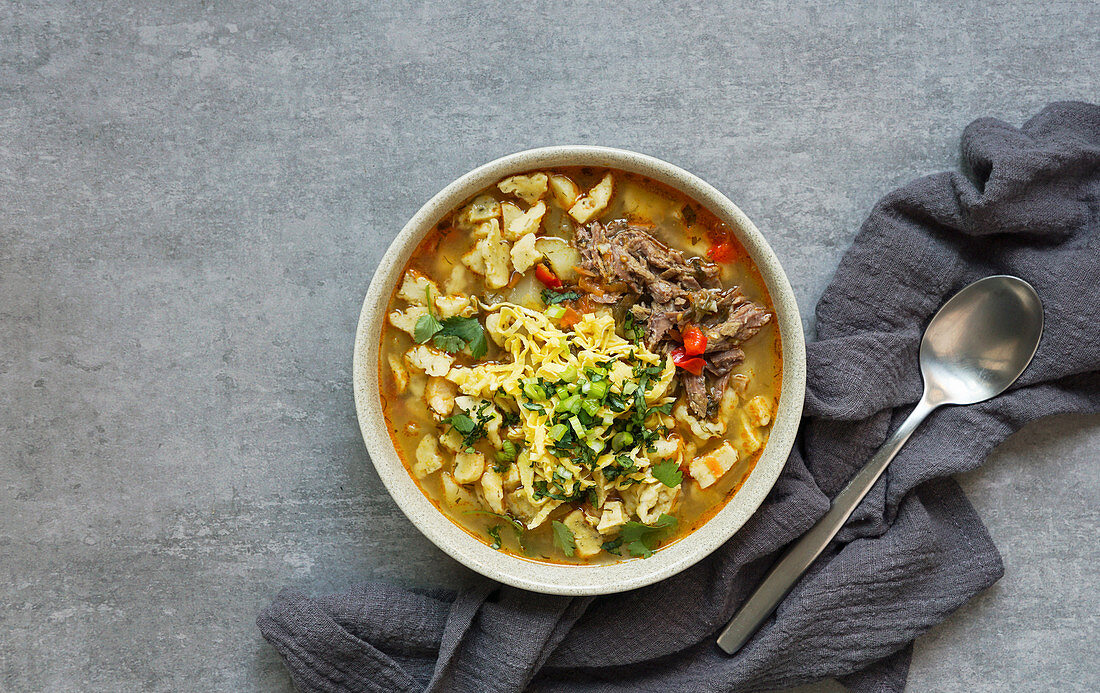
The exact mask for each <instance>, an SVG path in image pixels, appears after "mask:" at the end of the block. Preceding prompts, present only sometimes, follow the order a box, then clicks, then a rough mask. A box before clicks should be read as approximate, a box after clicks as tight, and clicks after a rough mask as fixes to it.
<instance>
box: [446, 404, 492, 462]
mask: <svg viewBox="0 0 1100 693" xmlns="http://www.w3.org/2000/svg"><path fill="white" fill-rule="evenodd" d="M492 406H493V404H492V403H491V402H485V403H483V404H482V405H481V406H480V407H478V409H477V411H469V412H459V413H458V414H453V415H451V416H448V417H447V418H445V419H443V423H445V424H448V425H449V426H450V427H451V428H453V429H454V430H456V431H458V432H459V433H461V434H462V444H463V445H464V446H466V448H469V447H470V446H471V445H473V444H474V443H476V442H477V441H479V440H481V439H482V438H484V437H485V436H486V435H487V434H488V430H487V429H486V427H485V425H486V424H487V423H489V422H490V421H492V420H493V414H495V413H496V410H495V409H494V410H493V411H492V412H490V413H488V414H486V413H485V410H487V409H489V408H491V407H492ZM470 414H473V417H471V416H470ZM475 417H476V418H475ZM467 451H469V450H467Z"/></svg>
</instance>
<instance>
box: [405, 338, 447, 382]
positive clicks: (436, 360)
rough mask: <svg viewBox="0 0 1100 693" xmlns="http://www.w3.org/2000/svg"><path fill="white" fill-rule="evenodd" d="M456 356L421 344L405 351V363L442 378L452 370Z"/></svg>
mask: <svg viewBox="0 0 1100 693" xmlns="http://www.w3.org/2000/svg"><path fill="white" fill-rule="evenodd" d="M454 362H455V357H453V356H451V355H450V354H447V353H445V352H442V351H440V350H439V349H436V348H434V347H430V346H428V345H427V344H421V345H419V346H415V347H413V348H412V349H409V350H408V351H406V352H405V363H407V364H409V365H410V366H412V367H413V368H416V369H417V370H421V371H424V372H425V373H426V374H428V375H429V376H435V377H437V378H442V377H443V376H445V375H447V371H449V370H451V364H452V363H454Z"/></svg>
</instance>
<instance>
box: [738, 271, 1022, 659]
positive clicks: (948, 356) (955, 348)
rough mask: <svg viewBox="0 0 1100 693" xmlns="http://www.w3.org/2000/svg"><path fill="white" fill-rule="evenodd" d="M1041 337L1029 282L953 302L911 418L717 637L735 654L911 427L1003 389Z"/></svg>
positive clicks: (1012, 282) (924, 347)
mask: <svg viewBox="0 0 1100 693" xmlns="http://www.w3.org/2000/svg"><path fill="white" fill-rule="evenodd" d="M1042 335H1043V304H1042V302H1041V301H1040V300H1039V296H1038V294H1036V293H1035V289H1033V288H1031V285H1030V284H1028V283H1027V282H1025V281H1024V280H1023V279H1019V278H1017V277H1011V276H1008V275H995V276H992V277H986V278H985V279H981V280H979V281H976V282H974V283H973V284H971V285H969V286H967V287H966V288H965V289H963V290H962V291H960V292H959V293H957V294H955V295H954V296H952V297H951V299H950V300H949V301H948V302H947V303H945V304H943V306H942V307H941V308H940V309H939V310H938V311H937V312H936V314H935V315H934V316H933V317H932V321H931V322H930V323H928V327H927V329H925V331H924V337H923V338H922V339H921V345H920V370H921V377H923V378H924V394H923V395H922V396H921V398H920V401H918V402H917V404H916V406H915V407H913V411H911V412H909V416H908V417H906V419H905V421H903V422H902V423H901V425H900V426H898V428H897V430H895V431H894V432H893V434H891V436H890V437H889V438H888V439H887V440H886V442H885V443H883V445H882V447H881V448H879V451H878V452H876V453H875V454H874V456H873V457H872V458H871V459H870V461H869V462H867V464H866V465H864V466H863V468H862V469H860V470H859V471H858V472H857V473H856V475H855V476H854V477H853V478H852V480H851V481H850V482H848V485H847V486H845V487H844V489H843V490H842V491H841V492H840V493H838V494H837V496H836V498H834V499H833V503H832V506H831V507H830V508H829V511H828V512H827V513H825V516H824V517H822V518H821V519H820V520H818V522H817V524H815V525H814V526H813V527H812V528H811V529H810V531H809V532H806V534H804V535H803V536H802V538H801V539H799V540H798V541H797V542H795V543H794V545H792V546H791V547H790V548H789V549H788V550H787V552H786V553H785V554H783V557H782V558H780V559H779V561H778V562H777V563H776V564H775V565H774V566H772V568H771V570H770V571H768V574H767V575H766V576H765V577H764V581H763V582H762V583H760V585H759V586H758V587H757V588H756V591H755V592H753V594H752V596H750V597H749V599H748V601H746V602H745V603H744V604H743V605H742V606H741V609H740V611H738V612H737V615H735V616H734V617H733V620H732V621H730V623H729V625H728V626H726V628H725V630H723V631H722V634H721V635H719V636H718V646H719V647H720V648H722V649H723V650H724V651H725V652H726V653H727V654H734V653H736V652H737V651H738V650H739V649H741V646H742V645H744V644H745V643H746V642H747V641H748V639H749V638H750V637H752V634H753V633H754V632H756V629H757V628H758V627H759V626H760V624H761V623H762V622H763V621H764V619H766V618H767V617H768V616H770V615H771V613H772V611H774V610H775V608H776V607H777V606H778V605H779V602H781V601H782V600H783V598H784V597H786V596H787V593H788V592H790V591H791V588H793V587H794V585H795V583H797V582H798V580H799V579H800V578H801V577H802V575H803V573H805V572H806V569H807V568H809V567H810V565H811V564H812V563H813V562H814V561H815V560H817V557H818V556H820V555H821V552H822V551H824V550H825V547H826V546H828V545H829V542H830V541H832V540H833V537H835V536H836V535H837V532H839V531H840V528H841V527H843V526H844V523H845V522H847V521H848V518H849V517H851V515H852V512H853V511H854V510H855V509H856V506H857V505H859V502H860V501H861V500H863V498H864V496H866V495H867V492H868V491H870V490H871V487H872V486H874V484H875V482H876V481H878V478H879V477H880V476H882V473H883V472H884V471H886V467H887V465H889V464H890V461H891V460H893V459H894V456H895V455H897V454H898V450H900V449H901V446H902V445H905V441H907V440H909V436H910V435H912V434H913V431H915V430H916V428H917V426H919V425H920V424H921V422H922V421H924V419H925V417H927V416H928V415H929V414H931V413H932V411H933V410H934V409H936V408H937V407H939V406H941V405H944V404H976V403H978V402H982V401H984V400H987V399H989V398H990V397H995V396H997V395H999V394H1001V393H1002V392H1004V391H1005V390H1007V389H1008V387H1009V386H1010V385H1012V383H1014V382H1016V379H1017V378H1019V377H1020V375H1021V374H1022V373H1023V372H1024V369H1025V368H1027V366H1028V364H1029V363H1031V358H1032V357H1033V356H1035V350H1036V349H1038V348H1039V338H1040V337H1042Z"/></svg>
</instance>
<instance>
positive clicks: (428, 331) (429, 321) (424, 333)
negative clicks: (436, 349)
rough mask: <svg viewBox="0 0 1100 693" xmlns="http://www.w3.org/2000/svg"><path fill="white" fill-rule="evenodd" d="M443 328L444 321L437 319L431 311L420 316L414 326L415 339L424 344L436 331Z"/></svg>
mask: <svg viewBox="0 0 1100 693" xmlns="http://www.w3.org/2000/svg"><path fill="white" fill-rule="evenodd" d="M442 329H443V325H442V323H440V322H439V321H438V320H436V319H435V316H434V315H432V314H431V313H428V314H427V315H422V316H420V319H419V320H417V321H416V327H415V328H413V339H414V340H416V343H417V344H423V343H424V342H426V341H428V340H429V339H431V338H432V335H434V334H435V333H436V332H439V331H440V330H442Z"/></svg>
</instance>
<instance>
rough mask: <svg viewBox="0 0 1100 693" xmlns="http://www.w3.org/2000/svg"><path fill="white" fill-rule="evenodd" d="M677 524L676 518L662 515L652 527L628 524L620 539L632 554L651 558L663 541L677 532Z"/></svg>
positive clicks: (633, 523)
mask: <svg viewBox="0 0 1100 693" xmlns="http://www.w3.org/2000/svg"><path fill="white" fill-rule="evenodd" d="M676 524H677V523H676V518H675V517H672V516H671V515H666V514H664V513H661V516H660V517H658V518H657V521H656V522H654V523H653V524H651V525H643V524H642V523H641V522H634V521H631V522H627V523H626V524H625V525H623V531H622V534H621V535H620V538H621V539H622V540H623V543H624V544H626V548H627V550H628V551H630V553H631V554H633V555H635V556H641V557H642V558H649V557H650V556H652V555H653V550H654V549H655V548H657V546H659V545H660V543H661V540H663V539H664V538H665V537H667V536H668V535H670V534H672V533H673V532H675V531H676Z"/></svg>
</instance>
